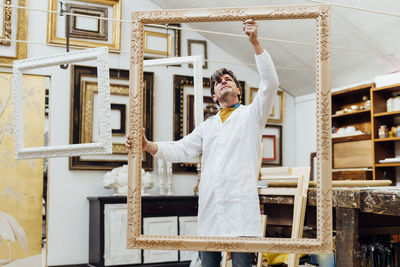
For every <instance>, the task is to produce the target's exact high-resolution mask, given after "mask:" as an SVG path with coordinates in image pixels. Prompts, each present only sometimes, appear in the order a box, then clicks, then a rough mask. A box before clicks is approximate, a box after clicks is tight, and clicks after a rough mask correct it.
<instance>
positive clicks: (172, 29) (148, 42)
mask: <svg viewBox="0 0 400 267" xmlns="http://www.w3.org/2000/svg"><path fill="white" fill-rule="evenodd" d="M180 27H181V25H180V24H178V23H169V24H168V25H167V28H165V26H162V25H160V26H157V25H154V24H148V25H147V24H146V25H144V33H145V34H146V33H147V34H146V36H145V38H144V40H143V41H144V42H145V44H144V59H156V58H166V57H180V56H181V30H180V29H179V28H180ZM147 37H149V38H147ZM157 39H158V40H159V41H161V42H160V43H159V44H154V40H157ZM168 44H169V45H168ZM172 66H177V65H172Z"/></svg>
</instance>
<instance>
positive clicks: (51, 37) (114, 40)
mask: <svg viewBox="0 0 400 267" xmlns="http://www.w3.org/2000/svg"><path fill="white" fill-rule="evenodd" d="M48 1H49V8H48V9H49V10H50V11H56V12H58V13H48V18H47V43H48V44H58V45H65V43H66V40H65V34H66V31H68V32H69V44H70V46H72V47H74V46H75V47H99V46H107V47H108V49H109V50H110V52H116V53H118V52H119V50H120V47H121V22H120V21H119V20H120V19H121V7H122V3H121V2H122V1H121V0H81V1H77V0H72V1H68V2H67V3H66V4H65V5H64V4H63V9H65V11H66V12H68V14H70V15H69V16H66V15H61V14H60V13H61V5H60V3H61V2H64V1H62V0H48ZM67 18H69V19H70V22H69V25H70V26H69V28H67V29H66V19H67ZM105 19H111V20H105Z"/></svg>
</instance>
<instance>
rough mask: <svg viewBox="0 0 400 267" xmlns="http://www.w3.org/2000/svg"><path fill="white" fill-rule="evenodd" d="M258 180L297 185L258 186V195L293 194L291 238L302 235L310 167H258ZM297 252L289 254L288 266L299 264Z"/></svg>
mask: <svg viewBox="0 0 400 267" xmlns="http://www.w3.org/2000/svg"><path fill="white" fill-rule="evenodd" d="M259 179H260V180H264V181H267V182H268V181H271V182H283V183H282V184H285V183H287V182H295V183H297V187H266V188H259V189H258V194H259V195H274V196H294V205H293V223H292V234H291V238H301V237H302V236H303V226H304V217H305V213H306V205H307V192H308V184H309V180H310V167H294V168H289V167H272V168H260V178H259ZM299 256H300V255H299V254H289V262H288V266H289V267H295V266H296V267H297V266H298V265H299Z"/></svg>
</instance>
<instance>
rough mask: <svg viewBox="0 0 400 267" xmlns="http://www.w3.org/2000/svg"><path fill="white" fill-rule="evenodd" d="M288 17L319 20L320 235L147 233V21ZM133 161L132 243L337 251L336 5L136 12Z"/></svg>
mask: <svg viewBox="0 0 400 267" xmlns="http://www.w3.org/2000/svg"><path fill="white" fill-rule="evenodd" d="M248 18H253V19H255V20H284V19H315V21H316V23H317V24H316V92H317V173H318V177H317V179H316V180H317V238H315V239H306V238H297V239H294V238H229V237H205V236H201V237H196V236H152V235H142V234H141V191H140V188H141V154H142V149H141V147H142V112H143V110H142V97H143V96H142V95H143V92H142V88H141V86H142V79H143V72H142V71H143V41H144V40H143V31H144V24H147V23H149V24H166V23H192V22H221V21H244V20H245V19H248ZM131 26H132V34H131V67H130V84H129V90H130V113H129V135H130V136H131V137H132V140H133V146H132V148H131V149H130V151H129V156H128V157H129V160H128V163H129V165H128V169H129V171H128V183H129V184H128V238H127V240H128V248H142V249H178V250H203V251H207V250H208V251H244V252H286V253H331V252H332V189H331V177H332V174H331V169H332V161H331V142H330V137H331V133H330V129H331V122H330V111H331V108H330V101H331V99H330V98H331V94H330V89H331V88H330V84H331V82H330V8H329V6H315V5H309V6H271V7H265V6H264V7H242V8H213V9H191V10H184V9H181V10H157V11H141V12H132V25H131Z"/></svg>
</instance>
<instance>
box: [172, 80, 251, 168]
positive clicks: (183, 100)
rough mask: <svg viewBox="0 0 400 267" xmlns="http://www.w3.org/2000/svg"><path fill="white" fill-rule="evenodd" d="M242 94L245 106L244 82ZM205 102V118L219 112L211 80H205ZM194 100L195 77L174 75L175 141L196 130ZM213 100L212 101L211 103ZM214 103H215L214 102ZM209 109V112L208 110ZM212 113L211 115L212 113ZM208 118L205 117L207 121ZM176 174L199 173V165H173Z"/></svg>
mask: <svg viewBox="0 0 400 267" xmlns="http://www.w3.org/2000/svg"><path fill="white" fill-rule="evenodd" d="M239 84H240V88H242V94H241V97H240V103H242V104H244V101H245V98H244V95H245V86H246V83H245V82H244V81H239ZM203 88H204V90H203V95H204V96H203V101H204V104H203V105H204V106H203V110H204V112H207V114H204V116H211V113H215V114H216V113H217V112H218V109H219V108H218V106H217V105H216V104H214V105H213V104H212V103H211V101H212V98H211V92H210V79H209V78H203ZM192 97H193V100H194V92H193V77H192V76H184V75H174V114H175V116H174V140H175V141H176V140H180V139H182V138H183V137H184V136H185V135H187V134H189V133H190V132H191V131H192V130H193V129H194V119H193V117H192V116H194V115H193V114H194V113H192V111H193V109H192V111H190V109H189V105H190V103H191V102H190V101H191V98H192ZM210 100H211V101H210ZM213 102H214V101H213ZM206 109H208V110H206ZM210 112H211V113H210ZM205 118H206V117H204V119H205ZM172 171H173V172H174V173H197V165H196V163H194V162H183V163H174V164H172Z"/></svg>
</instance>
